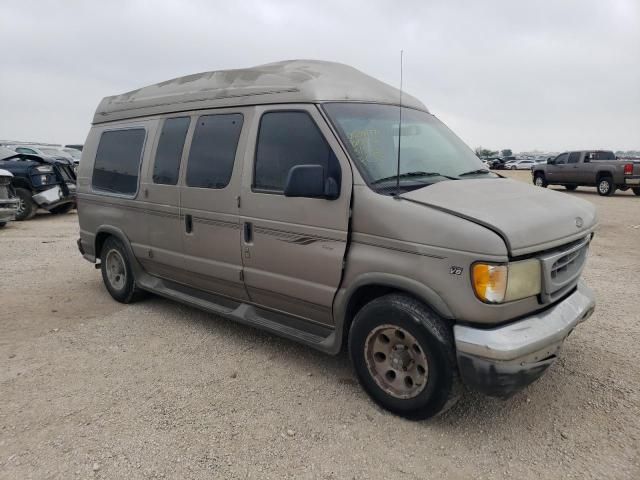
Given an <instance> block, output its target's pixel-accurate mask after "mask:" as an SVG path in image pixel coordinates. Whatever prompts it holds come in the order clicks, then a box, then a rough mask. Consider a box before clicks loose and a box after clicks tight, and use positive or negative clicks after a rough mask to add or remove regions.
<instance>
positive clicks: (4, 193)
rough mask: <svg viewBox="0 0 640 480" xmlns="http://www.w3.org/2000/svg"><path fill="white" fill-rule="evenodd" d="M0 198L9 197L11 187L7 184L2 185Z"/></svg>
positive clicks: (0, 186)
mask: <svg viewBox="0 0 640 480" xmlns="http://www.w3.org/2000/svg"><path fill="white" fill-rule="evenodd" d="M0 198H9V188H7V186H6V185H0Z"/></svg>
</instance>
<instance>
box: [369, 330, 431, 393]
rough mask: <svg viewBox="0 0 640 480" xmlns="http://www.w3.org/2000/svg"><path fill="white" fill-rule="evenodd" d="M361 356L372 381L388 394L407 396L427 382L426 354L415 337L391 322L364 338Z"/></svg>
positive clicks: (418, 390)
mask: <svg viewBox="0 0 640 480" xmlns="http://www.w3.org/2000/svg"><path fill="white" fill-rule="evenodd" d="M365 359H366V363H367V368H368V369H369V373H370V374H371V376H372V377H373V379H374V380H375V382H376V384H377V385H378V386H379V387H380V388H381V389H382V390H384V391H385V392H386V393H388V394H389V395H391V396H393V397H396V398H401V399H408V398H413V397H415V396H417V395H419V394H420V392H422V391H423V390H424V388H425V386H426V385H427V379H428V376H429V368H428V362H427V357H426V355H425V353H424V351H423V349H422V348H421V347H420V345H419V344H418V341H417V340H416V338H415V337H414V336H413V335H411V334H410V333H409V332H408V331H407V330H405V329H403V328H400V327H398V326H395V325H381V326H379V327H377V328H375V329H373V330H372V331H371V332H370V333H369V335H368V336H367V339H366V341H365Z"/></svg>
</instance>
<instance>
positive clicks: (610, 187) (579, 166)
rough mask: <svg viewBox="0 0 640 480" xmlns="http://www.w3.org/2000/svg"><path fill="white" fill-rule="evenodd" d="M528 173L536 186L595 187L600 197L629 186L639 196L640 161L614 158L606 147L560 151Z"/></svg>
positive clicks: (571, 188) (569, 188) (573, 188)
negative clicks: (601, 148) (554, 156)
mask: <svg viewBox="0 0 640 480" xmlns="http://www.w3.org/2000/svg"><path fill="white" fill-rule="evenodd" d="M531 175H532V177H533V183H534V184H535V185H537V186H539V187H546V186H547V185H564V186H565V187H566V189H567V190H575V189H576V188H578V187H579V186H586V187H596V188H597V189H598V194H600V195H603V196H609V195H613V193H614V192H615V191H616V189H620V190H628V189H629V188H631V189H632V190H633V193H635V194H636V195H638V196H640V160H622V159H617V158H616V156H615V154H614V153H613V152H611V151H606V150H581V151H575V152H565V153H561V154H560V155H558V156H557V157H556V158H554V159H553V160H548V161H547V163H546V164H541V165H535V166H534V167H533V168H532V169H531Z"/></svg>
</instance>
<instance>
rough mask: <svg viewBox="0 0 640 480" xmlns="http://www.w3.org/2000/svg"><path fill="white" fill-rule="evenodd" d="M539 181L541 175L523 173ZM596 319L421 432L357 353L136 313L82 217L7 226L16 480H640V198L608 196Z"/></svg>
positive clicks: (6, 373)
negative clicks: (498, 390) (83, 234)
mask: <svg viewBox="0 0 640 480" xmlns="http://www.w3.org/2000/svg"><path fill="white" fill-rule="evenodd" d="M509 175H510V176H514V177H517V178H520V179H522V180H525V181H528V180H529V177H528V173H527V172H513V173H512V172H509ZM567 195H577V196H579V197H580V198H584V199H586V200H589V201H591V202H593V203H595V204H596V205H597V206H598V209H599V215H600V219H601V226H600V229H599V232H598V234H597V236H596V237H595V240H594V243H593V247H592V249H591V254H590V257H591V258H590V260H589V263H588V266H587V269H586V271H585V275H584V276H585V277H586V280H587V282H588V283H589V284H590V286H591V287H592V288H593V289H594V290H595V291H596V294H597V297H598V308H597V311H596V313H595V314H594V316H593V317H591V319H590V320H589V321H588V322H586V323H585V324H583V325H582V326H581V327H580V328H578V329H576V331H575V332H574V333H573V334H572V335H571V337H570V338H569V340H568V342H567V344H566V346H565V349H564V352H563V355H562V357H561V358H560V359H559V361H557V362H556V363H555V364H554V365H553V366H552V367H551V368H550V370H549V371H548V372H547V374H546V375H545V376H544V377H543V378H542V379H541V380H540V381H539V382H537V383H535V384H534V385H532V386H530V387H529V388H528V389H526V390H525V391H523V392H521V393H519V394H518V395H516V396H515V397H513V398H511V399H510V400H508V401H499V400H493V399H489V398H485V397H482V396H481V395H477V394H473V393H467V394H466V395H465V396H464V397H463V399H462V400H461V401H460V402H459V403H458V405H457V406H456V407H454V408H453V409H452V410H450V411H449V412H447V413H446V414H445V415H443V416H441V417H439V418H436V419H433V420H430V421H425V422H409V421H405V420H403V419H400V418H397V417H395V416H393V415H391V414H389V413H387V412H385V411H382V410H380V409H379V408H378V407H376V406H375V405H374V404H373V403H372V402H371V401H370V400H369V399H368V398H367V396H366V395H365V394H364V393H363V392H362V391H361V390H360V388H359V387H358V385H357V383H356V381H355V378H354V376H353V373H352V371H351V369H350V366H349V362H348V359H347V357H346V356H345V355H341V356H338V357H329V356H325V355H322V354H320V353H316V352H314V351H311V350H309V349H307V348H305V347H302V346H300V345H297V344H294V343H292V342H289V341H286V340H282V339H279V338H276V337H272V336H270V335H267V334H264V333H262V332H259V331H256V330H253V329H251V328H247V327H244V326H240V325H237V324H234V323H232V322H230V321H227V320H223V319H220V318H216V317H215V316H213V315H209V314H206V313H203V312H200V311H198V310H195V309H192V308H189V307H186V306H183V305H179V304H177V303H173V302H170V301H167V300H164V299H161V298H157V297H150V298H148V299H147V300H144V301H142V302H139V303H136V304H133V305H121V304H119V303H117V302H115V301H114V300H112V299H111V298H110V297H109V295H108V293H107V291H106V290H105V288H104V287H103V285H102V280H101V277H100V274H99V271H97V270H95V269H94V268H93V266H92V265H90V264H89V263H87V262H86V261H84V260H83V259H82V258H81V256H80V255H79V253H78V251H77V249H76V245H75V239H76V238H77V236H78V227H77V217H76V214H75V213H71V214H67V215H63V216H58V217H55V216H52V215H48V214H42V215H38V217H36V218H35V219H34V220H32V221H28V222H22V223H11V224H9V225H8V226H7V227H6V228H5V229H4V230H2V231H0V266H1V267H2V275H1V277H0V305H1V306H2V312H1V313H0V331H1V332H2V334H1V335H0V478H3V479H4V478H7V479H9V478H11V479H28V478H38V479H40V478H64V479H69V478H127V479H138V478H183V479H187V478H242V479H245V478H274V479H282V478H336V479H338V478H339V479H342V478H348V479H351V478H355V479H362V478H465V479H466V478H517V479H536V480H539V479H547V478H548V479H556V478H580V479H583V478H620V479H622V478H630V479H631V478H634V479H637V478H640V453H639V452H640V367H639V366H638V363H639V361H640V326H639V324H640V308H638V301H639V300H638V299H639V294H640V276H639V274H638V272H639V271H640V198H637V197H634V196H633V195H631V194H630V193H629V192H626V193H618V194H616V195H615V196H614V197H611V198H602V197H599V196H598V195H597V194H596V193H595V190H594V189H587V188H581V189H578V191H577V192H575V193H567Z"/></svg>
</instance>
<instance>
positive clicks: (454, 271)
mask: <svg viewBox="0 0 640 480" xmlns="http://www.w3.org/2000/svg"><path fill="white" fill-rule="evenodd" d="M462 270H463V268H462V267H455V266H453V265H452V266H451V268H450V269H449V273H450V274H451V275H462Z"/></svg>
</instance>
